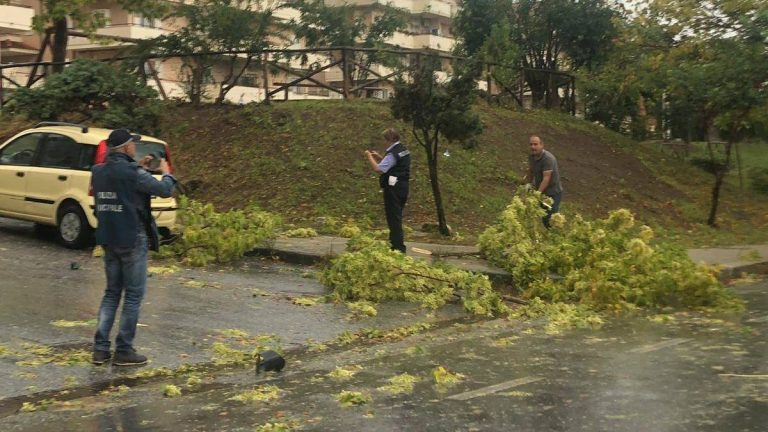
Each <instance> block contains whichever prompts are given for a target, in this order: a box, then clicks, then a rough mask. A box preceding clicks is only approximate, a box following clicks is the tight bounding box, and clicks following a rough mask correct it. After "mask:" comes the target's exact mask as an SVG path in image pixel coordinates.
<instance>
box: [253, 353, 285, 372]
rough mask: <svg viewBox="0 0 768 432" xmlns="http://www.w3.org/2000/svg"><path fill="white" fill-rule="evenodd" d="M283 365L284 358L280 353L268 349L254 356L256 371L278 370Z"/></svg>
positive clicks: (281, 368)
mask: <svg viewBox="0 0 768 432" xmlns="http://www.w3.org/2000/svg"><path fill="white" fill-rule="evenodd" d="M284 367H285V359H284V358H283V356H281V355H280V354H278V353H276V352H274V351H272V350H268V351H263V352H261V353H259V355H258V356H256V373H257V374H258V373H260V372H261V371H264V372H272V371H274V372H280V371H281V370H283V368H284Z"/></svg>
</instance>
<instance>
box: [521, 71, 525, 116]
mask: <svg viewBox="0 0 768 432" xmlns="http://www.w3.org/2000/svg"><path fill="white" fill-rule="evenodd" d="M524 89H525V70H524V69H520V111H524V110H525V100H524V99H523V96H524V93H525V92H524V91H523V90H524Z"/></svg>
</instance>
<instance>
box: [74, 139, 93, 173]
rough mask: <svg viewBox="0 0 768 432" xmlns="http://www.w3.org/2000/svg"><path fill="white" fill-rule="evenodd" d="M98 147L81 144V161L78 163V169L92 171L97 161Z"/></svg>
mask: <svg viewBox="0 0 768 432" xmlns="http://www.w3.org/2000/svg"><path fill="white" fill-rule="evenodd" d="M96 147H97V146H95V145H85V144H80V160H79V161H78V162H77V167H76V168H77V169H79V170H83V171H90V170H91V167H92V166H93V163H94V160H96Z"/></svg>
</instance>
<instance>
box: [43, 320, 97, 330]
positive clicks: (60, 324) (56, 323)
mask: <svg viewBox="0 0 768 432" xmlns="http://www.w3.org/2000/svg"><path fill="white" fill-rule="evenodd" d="M50 324H51V325H52V326H54V327H64V328H70V327H93V326H95V325H96V319H95V318H94V319H89V320H87V321H67V320H56V321H51V323H50Z"/></svg>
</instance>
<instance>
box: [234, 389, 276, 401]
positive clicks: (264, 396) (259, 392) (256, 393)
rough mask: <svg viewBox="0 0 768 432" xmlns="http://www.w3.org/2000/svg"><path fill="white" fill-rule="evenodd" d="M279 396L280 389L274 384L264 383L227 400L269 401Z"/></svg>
mask: <svg viewBox="0 0 768 432" xmlns="http://www.w3.org/2000/svg"><path fill="white" fill-rule="evenodd" d="M278 397H280V389H279V388H278V387H277V386H274V385H264V386H259V387H256V388H254V389H252V390H246V391H244V392H241V393H238V394H237V395H235V396H232V397H231V398H229V399H227V400H232V401H237V402H271V401H273V400H276V399H277V398H278Z"/></svg>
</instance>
